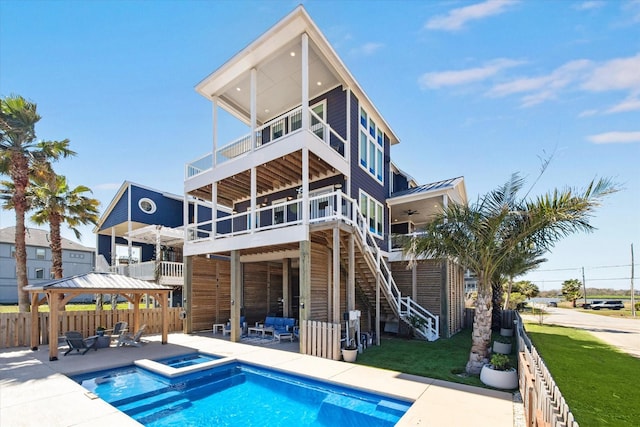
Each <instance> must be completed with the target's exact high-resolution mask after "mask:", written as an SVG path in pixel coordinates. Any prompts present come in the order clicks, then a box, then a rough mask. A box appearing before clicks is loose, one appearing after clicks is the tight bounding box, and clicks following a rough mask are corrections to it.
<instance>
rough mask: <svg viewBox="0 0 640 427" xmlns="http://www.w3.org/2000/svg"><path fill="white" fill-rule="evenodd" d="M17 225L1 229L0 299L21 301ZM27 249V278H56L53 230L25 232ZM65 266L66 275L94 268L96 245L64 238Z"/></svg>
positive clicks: (37, 281)
mask: <svg viewBox="0 0 640 427" xmlns="http://www.w3.org/2000/svg"><path fill="white" fill-rule="evenodd" d="M15 236H16V228H15V227H6V228H2V229H0V303H2V304H16V303H17V302H18V279H17V276H16V259H15ZM25 242H26V249H27V279H28V281H29V284H30V285H38V284H41V283H44V282H48V281H50V280H51V279H53V272H52V269H51V247H50V244H51V239H50V238H49V232H48V231H46V230H39V229H36V228H28V229H27V233H26V236H25ZM61 244H62V268H63V274H64V277H71V276H75V275H78V274H84V273H88V272H90V271H93V267H94V265H95V249H94V248H89V247H86V246H83V245H81V244H80V243H77V242H74V241H72V240H69V239H66V238H64V237H63V238H62V241H61Z"/></svg>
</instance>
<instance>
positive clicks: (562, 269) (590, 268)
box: [531, 264, 640, 273]
mask: <svg viewBox="0 0 640 427" xmlns="http://www.w3.org/2000/svg"><path fill="white" fill-rule="evenodd" d="M634 266H640V264H634ZM622 267H631V264H623V265H597V266H594V267H584V269H585V270H598V269H603V268H622ZM581 269H582V267H573V268H550V269H547V270H533V271H532V272H531V273H537V272H546V271H573V270H581Z"/></svg>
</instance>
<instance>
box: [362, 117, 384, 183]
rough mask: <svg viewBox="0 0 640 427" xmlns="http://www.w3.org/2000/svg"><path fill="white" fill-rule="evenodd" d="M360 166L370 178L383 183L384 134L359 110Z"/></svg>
mask: <svg viewBox="0 0 640 427" xmlns="http://www.w3.org/2000/svg"><path fill="white" fill-rule="evenodd" d="M359 142H360V144H359V151H360V153H359V159H360V166H361V167H362V168H363V169H364V170H366V171H367V172H369V174H370V175H371V176H373V177H374V178H375V179H377V180H378V182H381V183H384V173H383V168H384V161H383V160H384V133H383V132H382V129H380V128H379V127H378V126H376V123H375V122H374V121H373V119H371V118H369V116H368V114H367V112H366V111H364V109H363V108H360V141H359Z"/></svg>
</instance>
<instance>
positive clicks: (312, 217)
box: [187, 190, 439, 340]
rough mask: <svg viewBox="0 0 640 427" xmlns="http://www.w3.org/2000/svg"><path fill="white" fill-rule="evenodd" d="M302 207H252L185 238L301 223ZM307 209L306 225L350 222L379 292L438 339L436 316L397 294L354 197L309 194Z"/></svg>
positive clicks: (195, 228) (191, 230)
mask: <svg viewBox="0 0 640 427" xmlns="http://www.w3.org/2000/svg"><path fill="white" fill-rule="evenodd" d="M302 208H303V204H302V201H301V200H300V199H294V200H290V201H287V202H284V203H280V204H276V205H271V206H266V207H260V208H258V209H256V210H255V216H253V219H251V218H252V214H251V212H250V211H247V212H242V213H236V214H232V215H228V216H225V217H223V218H217V219H215V220H211V221H205V222H201V223H198V224H192V225H189V226H188V227H187V240H188V241H189V243H197V242H201V241H211V240H215V239H221V238H231V237H234V236H238V235H241V234H246V233H251V232H254V233H255V232H260V231H265V230H271V229H275V228H284V227H289V226H292V225H298V224H301V223H302V211H301V210H302ZM307 209H308V210H309V223H310V224H314V223H318V222H322V221H331V220H341V221H344V222H345V223H348V224H351V225H353V226H354V228H355V229H356V230H357V234H358V235H359V237H360V239H361V241H362V242H363V244H364V245H365V247H366V249H367V250H365V251H364V252H365V253H364V256H365V257H368V258H369V260H370V262H371V264H372V265H374V266H375V268H376V270H377V271H378V272H379V273H380V278H381V282H382V293H383V294H384V296H385V297H386V298H387V300H388V301H389V303H390V304H391V306H392V307H393V309H394V310H395V312H396V314H397V315H398V317H400V318H401V319H403V320H405V321H407V322H411V319H415V318H417V319H419V321H418V322H417V323H418V324H419V326H418V327H416V330H417V331H418V333H419V334H420V335H422V336H423V337H424V338H426V339H428V340H436V339H438V337H439V332H438V331H439V318H438V316H435V315H433V314H432V313H430V312H429V311H428V310H426V309H425V308H423V307H422V306H420V305H419V304H418V303H416V302H415V301H414V300H412V299H411V297H409V296H403V295H402V294H401V292H400V290H399V288H398V286H397V285H396V283H395V280H394V279H393V276H392V274H391V269H390V268H389V266H388V265H387V262H386V261H385V259H384V255H383V253H382V250H381V249H380V247H379V246H378V243H377V238H376V236H375V235H374V230H371V228H370V225H369V221H367V219H365V217H364V216H363V215H362V213H361V212H360V208H359V206H358V203H357V202H356V201H355V200H354V199H352V198H350V197H348V196H347V195H346V194H344V193H342V191H339V190H338V191H335V192H333V193H329V194H324V195H321V196H314V197H310V198H309V205H308V207H307ZM214 226H215V228H214ZM214 229H215V233H214V231H213V230H214ZM411 323H415V322H411Z"/></svg>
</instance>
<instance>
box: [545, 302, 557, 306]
mask: <svg viewBox="0 0 640 427" xmlns="http://www.w3.org/2000/svg"><path fill="white" fill-rule="evenodd" d="M557 306H558V303H557V302H556V301H549V302H548V303H547V307H557Z"/></svg>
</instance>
